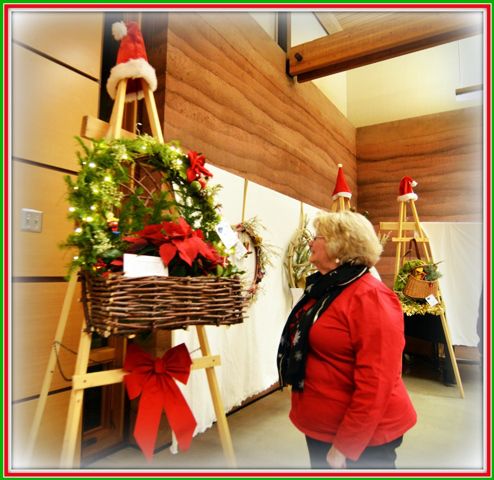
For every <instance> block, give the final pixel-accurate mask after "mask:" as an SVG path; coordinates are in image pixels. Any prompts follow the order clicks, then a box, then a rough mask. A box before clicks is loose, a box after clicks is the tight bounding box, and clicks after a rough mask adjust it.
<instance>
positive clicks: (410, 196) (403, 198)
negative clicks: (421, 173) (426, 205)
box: [397, 177, 419, 202]
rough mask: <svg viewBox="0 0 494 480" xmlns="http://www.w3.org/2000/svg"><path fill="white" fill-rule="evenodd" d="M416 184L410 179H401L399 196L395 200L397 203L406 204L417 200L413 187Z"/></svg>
mask: <svg viewBox="0 0 494 480" xmlns="http://www.w3.org/2000/svg"><path fill="white" fill-rule="evenodd" d="M416 186H417V182H416V181H415V180H413V179H412V177H403V178H402V179H401V181H400V195H399V197H398V198H397V200H398V201H399V202H408V200H417V198H419V197H418V195H417V194H416V193H414V191H413V187H416Z"/></svg>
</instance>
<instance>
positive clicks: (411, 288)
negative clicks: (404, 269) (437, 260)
mask: <svg viewBox="0 0 494 480" xmlns="http://www.w3.org/2000/svg"><path fill="white" fill-rule="evenodd" d="M438 292H439V285H438V282H437V280H434V281H432V282H429V281H427V280H421V279H420V278H416V277H414V276H413V275H412V274H410V275H408V279H407V283H406V285H405V288H403V293H404V294H405V295H406V296H407V297H411V298H426V297H428V296H429V295H434V296H435V297H437V294H438Z"/></svg>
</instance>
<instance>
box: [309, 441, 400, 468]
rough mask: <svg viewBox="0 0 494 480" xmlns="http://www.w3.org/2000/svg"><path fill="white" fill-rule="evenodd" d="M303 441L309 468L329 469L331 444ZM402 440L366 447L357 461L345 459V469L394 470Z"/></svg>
mask: <svg viewBox="0 0 494 480" xmlns="http://www.w3.org/2000/svg"><path fill="white" fill-rule="evenodd" d="M305 439H306V441H307V447H308V448H309V457H310V466H311V468H331V467H330V466H329V465H328V462H327V461H326V455H327V454H328V451H329V449H330V448H331V443H327V442H321V441H319V440H315V439H314V438H310V437H307V436H306V437H305ZM402 440H403V437H399V438H397V439H396V440H393V441H392V442H389V443H385V444H384V445H378V446H377V447H367V448H366V449H365V450H364V451H363V452H362V455H360V457H359V459H358V460H357V461H353V460H350V459H348V458H347V460H346V468H396V466H395V460H396V452H395V450H396V449H397V448H398V447H399V446H400V445H401V442H402Z"/></svg>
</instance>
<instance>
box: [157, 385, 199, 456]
mask: <svg viewBox="0 0 494 480" xmlns="http://www.w3.org/2000/svg"><path fill="white" fill-rule="evenodd" d="M163 380H164V382H165V383H166V387H167V390H168V394H167V395H163V407H164V409H165V413H166V417H167V419H168V423H169V424H170V428H171V429H172V430H173V433H175V436H176V437H177V442H178V447H179V449H180V450H182V451H185V450H188V449H189V447H190V444H191V442H192V436H193V435H194V430H195V429H196V426H197V422H196V419H195V418H194V415H193V414H192V411H191V410H190V407H189V405H188V404H187V401H186V400H185V398H184V396H183V395H182V392H181V391H180V389H179V388H178V386H177V384H176V383H175V381H174V380H173V379H172V378H164V379H163Z"/></svg>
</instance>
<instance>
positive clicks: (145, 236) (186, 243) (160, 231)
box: [124, 217, 226, 266]
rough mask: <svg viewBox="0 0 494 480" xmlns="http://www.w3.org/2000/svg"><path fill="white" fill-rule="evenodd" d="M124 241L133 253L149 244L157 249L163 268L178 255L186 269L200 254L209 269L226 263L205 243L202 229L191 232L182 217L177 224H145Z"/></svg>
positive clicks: (191, 229)
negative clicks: (208, 263) (185, 264)
mask: <svg viewBox="0 0 494 480" xmlns="http://www.w3.org/2000/svg"><path fill="white" fill-rule="evenodd" d="M124 240H125V241H127V242H129V243H130V244H131V247H130V248H129V250H130V251H132V252H139V251H142V250H143V249H145V247H149V246H150V245H151V246H153V247H156V248H157V253H159V255H160V257H161V259H162V260H163V263H164V264H165V265H169V264H170V262H171V261H172V260H173V259H174V258H175V256H176V255H177V254H178V256H179V257H180V258H181V259H182V260H183V261H184V262H186V263H187V264H188V265H189V266H192V264H193V262H194V261H195V260H197V258H198V256H199V255H201V256H202V257H203V258H204V259H206V260H208V261H209V262H210V263H211V266H215V265H224V263H225V261H226V260H225V258H224V257H222V256H221V255H219V253H218V252H217V251H216V249H215V248H214V247H213V246H212V245H211V244H209V243H207V242H206V241H205V240H204V236H203V233H202V231H201V230H194V229H193V228H192V227H191V226H190V225H189V224H188V223H187V222H186V221H185V220H184V219H183V218H181V217H180V218H179V219H178V220H177V221H176V222H163V223H161V224H158V225H148V226H146V227H145V228H143V229H142V230H140V231H138V232H136V233H135V234H133V235H131V236H127V237H125V238H124Z"/></svg>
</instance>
